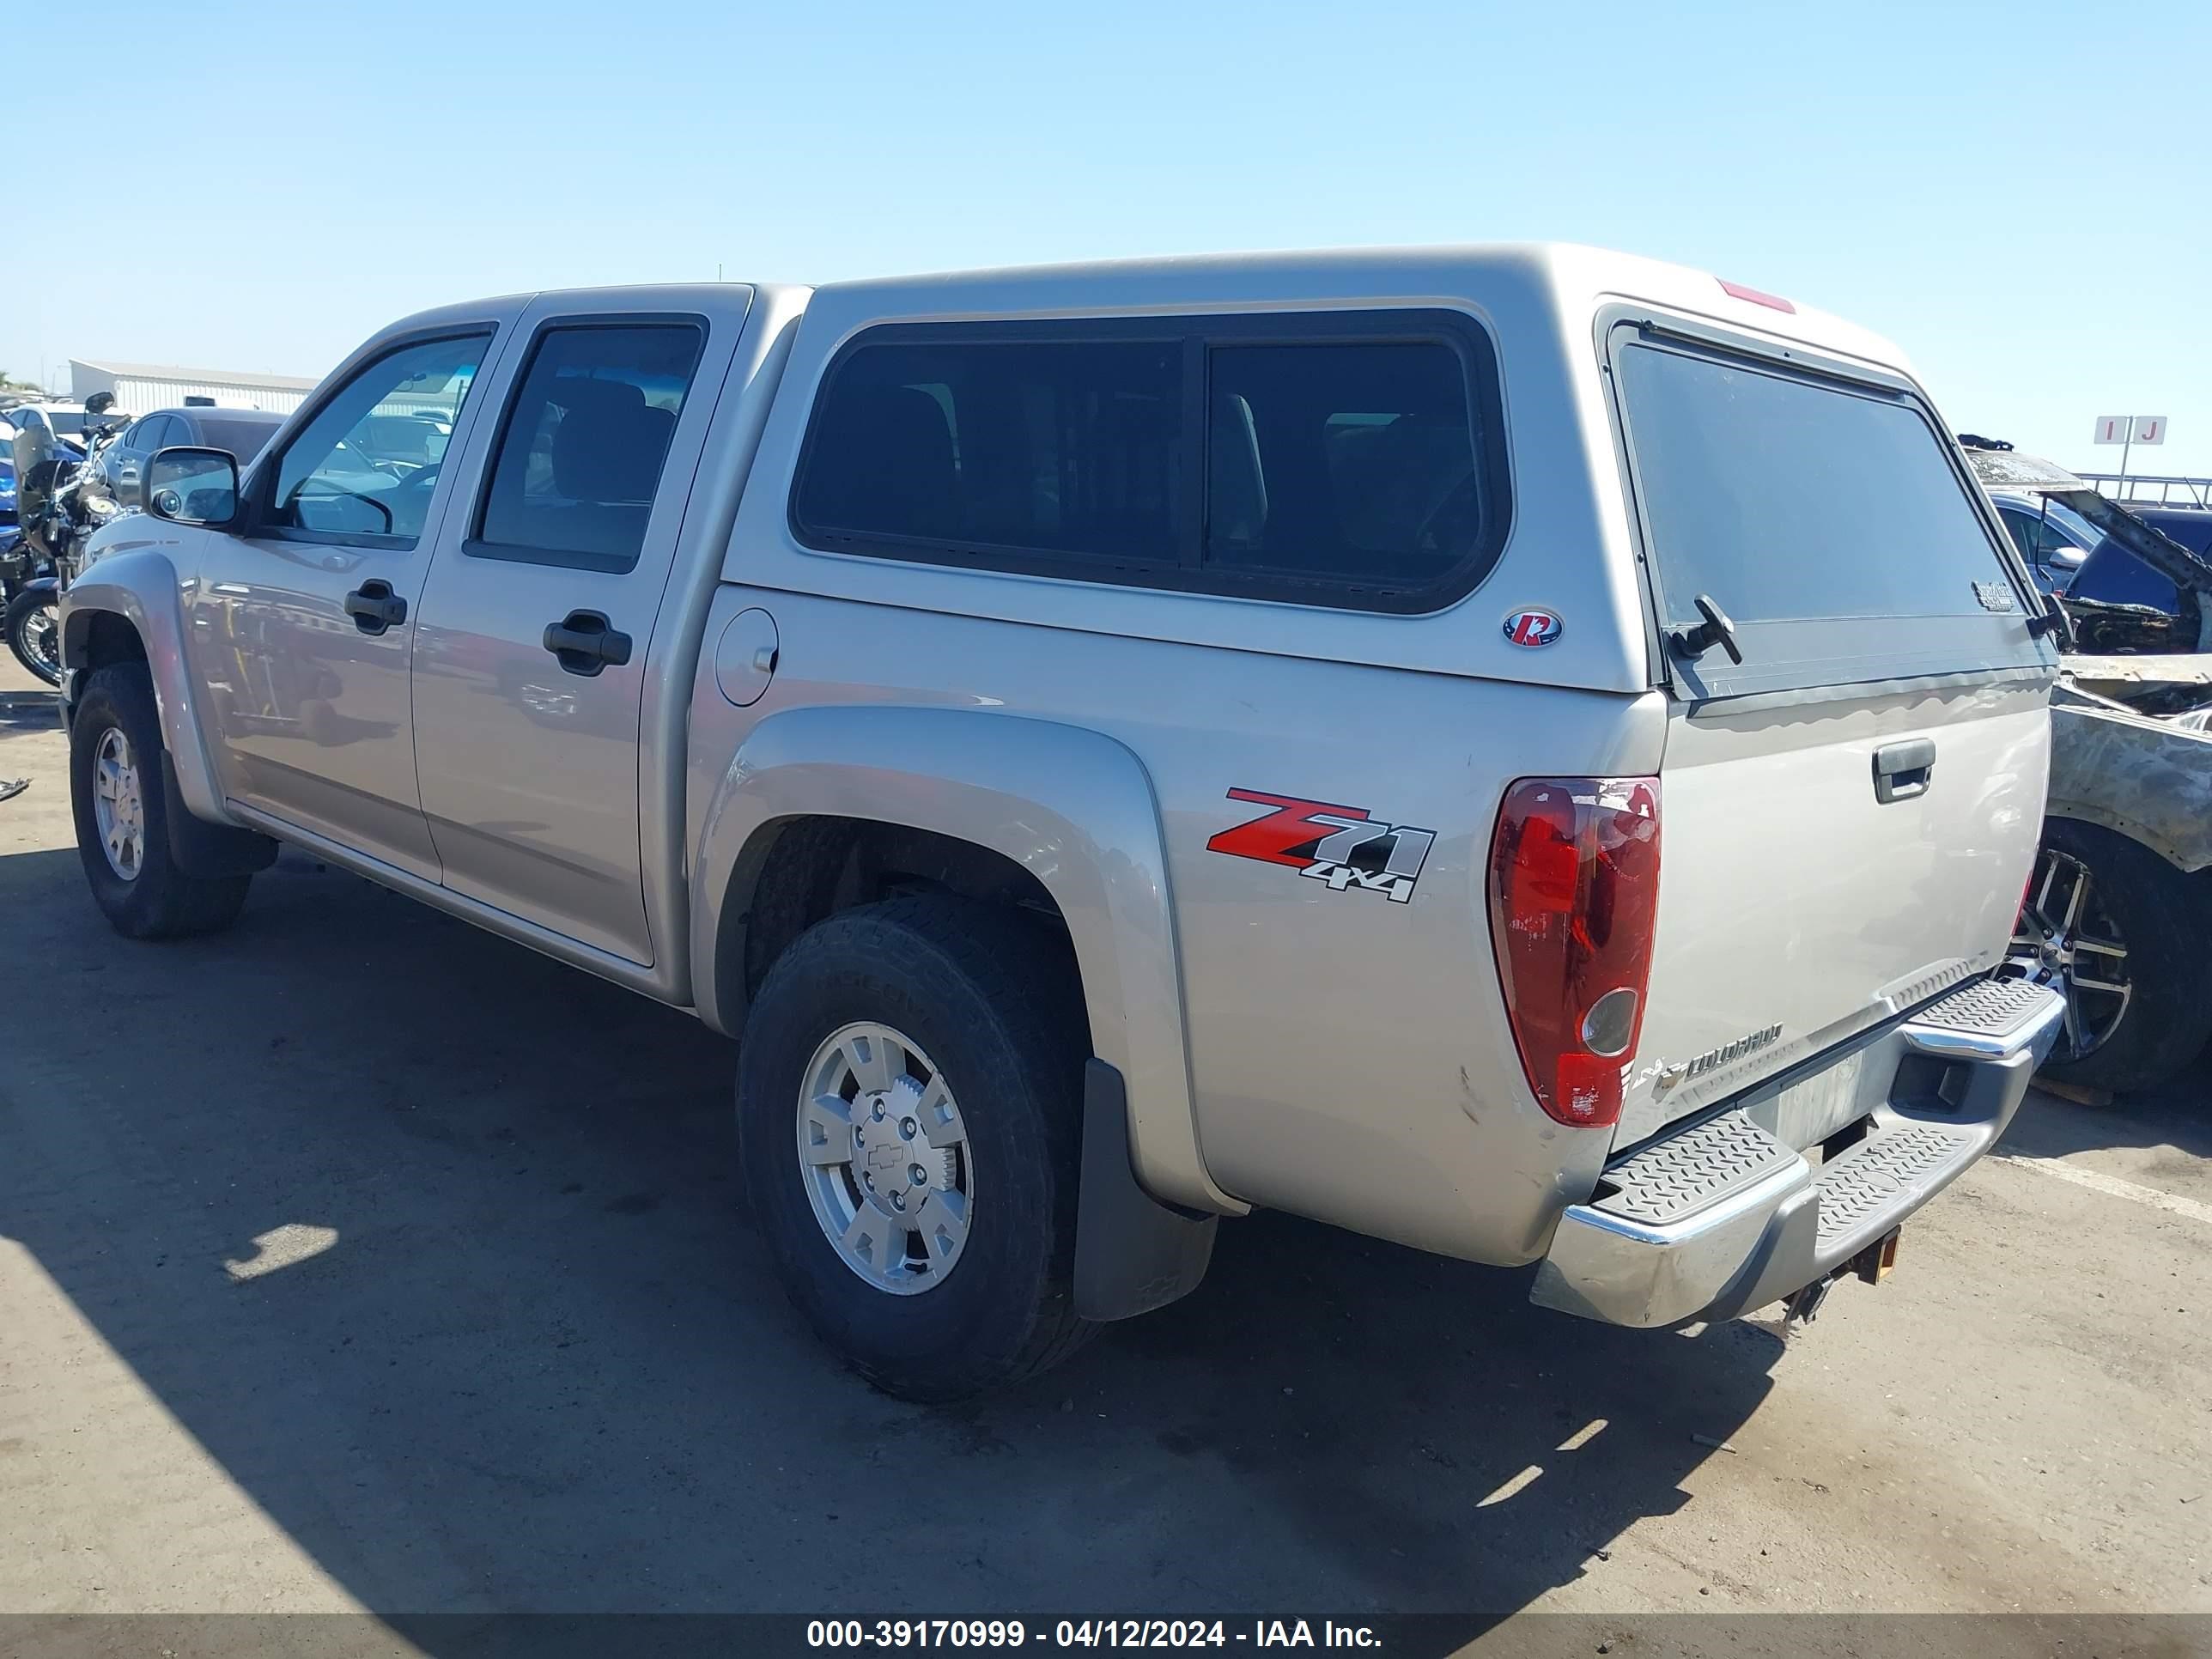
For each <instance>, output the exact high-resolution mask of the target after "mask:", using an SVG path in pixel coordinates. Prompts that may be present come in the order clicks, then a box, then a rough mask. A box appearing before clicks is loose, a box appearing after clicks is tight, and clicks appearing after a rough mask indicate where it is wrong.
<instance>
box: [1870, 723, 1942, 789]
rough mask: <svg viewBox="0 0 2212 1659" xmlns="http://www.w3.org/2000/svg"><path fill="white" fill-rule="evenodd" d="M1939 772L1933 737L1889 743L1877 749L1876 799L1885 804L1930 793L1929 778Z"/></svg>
mask: <svg viewBox="0 0 2212 1659" xmlns="http://www.w3.org/2000/svg"><path fill="white" fill-rule="evenodd" d="M1935 775H1936V743H1935V739H1934V738H1912V739H1911V741H1909V742H1905V743H1887V744H1883V745H1882V746H1881V748H1879V749H1877V750H1875V751H1874V798H1875V799H1876V800H1878V801H1881V802H1882V803H1883V804H1885V805H1887V803H1889V802H1891V801H1893V800H1911V799H1912V798H1913V797H1914V796H1915V795H1924V794H1926V793H1928V781H1929V779H1930V778H1932V777H1934V776H1935Z"/></svg>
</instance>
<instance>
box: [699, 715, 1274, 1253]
mask: <svg viewBox="0 0 2212 1659" xmlns="http://www.w3.org/2000/svg"><path fill="white" fill-rule="evenodd" d="M815 816H822V817H849V818H857V819H863V820H868V821H872V822H876V823H891V824H898V825H902V826H904V827H907V828H910V829H926V830H929V831H932V832H933V833H935V834H938V835H941V836H951V837H952V838H954V839H957V840H960V841H965V842H973V843H974V844H975V845H977V846H979V847H983V848H988V849H990V850H991V851H993V852H996V853H999V854H1003V855H1004V856H1005V857H1006V858H1009V859H1012V860H1013V861H1014V862H1015V863H1017V864H1018V865H1020V866H1022V867H1023V868H1024V869H1025V870H1027V871H1029V872H1030V873H1031V874H1032V875H1034V876H1035V877H1036V878H1037V879H1038V881H1039V882H1041V883H1042V884H1043V886H1044V889H1045V890H1046V891H1047V892H1048V893H1049V894H1050V895H1051V896H1052V898H1053V902H1054V903H1055V904H1057V905H1058V906H1059V907H1060V915H1061V916H1062V917H1063V918H1064V919H1065V920H1066V923H1067V928H1068V932H1069V933H1070V935H1071V936H1072V938H1073V943H1074V947H1075V957H1076V963H1077V967H1078V969H1079V972H1080V973H1081V975H1082V978H1083V994H1084V1001H1085V1006H1086V1007H1087V1009H1088V1011H1089V1015H1090V1020H1091V1050H1092V1052H1093V1053H1094V1054H1096V1055H1097V1058H1098V1059H1100V1060H1103V1061H1105V1062H1106V1063H1107V1064H1108V1065H1109V1066H1112V1067H1114V1069H1115V1071H1116V1072H1117V1073H1119V1074H1120V1075H1121V1078H1122V1079H1123V1080H1124V1083H1125V1085H1126V1088H1127V1099H1128V1118H1129V1140H1130V1160H1131V1162H1132V1164H1133V1165H1134V1167H1135V1170H1136V1173H1137V1176H1139V1179H1140V1180H1141V1181H1142V1182H1143V1183H1144V1186H1145V1188H1146V1190H1147V1191H1148V1192H1150V1193H1151V1194H1153V1195H1154V1196H1156V1197H1158V1198H1160V1199H1163V1200H1168V1201H1170V1202H1172V1203H1179V1204H1183V1205H1188V1206H1192V1207H1194V1208H1196V1209H1200V1210H1207V1211H1213V1212H1222V1213H1229V1214H1241V1213H1243V1212H1244V1210H1245V1209H1246V1208H1247V1206H1245V1205H1243V1204H1242V1203H1240V1202H1238V1201H1237V1200H1235V1199H1233V1198H1231V1197H1230V1196H1229V1195H1228V1194H1225V1193H1224V1192H1222V1191H1221V1190H1220V1189H1219V1188H1218V1187H1216V1186H1215V1185H1214V1183H1213V1182H1212V1178H1211V1177H1210V1176H1207V1174H1206V1167H1205V1162H1204V1158H1203V1157H1202V1155H1201V1153H1200V1148H1199V1141H1198V1130H1197V1121H1196V1117H1195V1115H1194V1110H1193V1102H1192V1091H1191V1084H1190V1063H1189V1054H1188V1045H1187V1042H1186V1037H1185V1032H1184V1027H1183V1002H1182V977H1181V969H1180V964H1179V958H1178V955H1177V951H1176V934H1175V917H1174V908H1173V904H1172V901H1171V899H1170V891H1169V887H1168V872H1167V858H1166V851H1165V848H1164V845H1163V842H1162V836H1161V829H1160V817H1159V807H1158V802H1157V800H1156V799H1155V798H1154V795H1153V792H1152V780H1151V778H1150V777H1149V776H1148V775H1147V774H1146V771H1145V769H1144V765H1143V763H1141V762H1139V760H1138V758H1137V757H1136V756H1135V755H1133V754H1132V753H1131V752H1130V751H1129V750H1127V748H1125V747H1124V746H1123V745H1122V744H1119V743H1117V742H1115V740H1114V739H1112V738H1109V737H1106V736H1104V735H1103V734H1101V733H1099V732H1091V731H1086V730H1085V729H1083V728H1080V727H1078V726H1062V725H1060V724H1057V723H1055V722H1052V721H1048V720H1030V719H1027V718H1024V717H1022V716H1018V715H1008V714H993V713H989V712H986V711H982V710H966V709H956V708H899V707H878V706H872V705H852V706H842V707H836V706H833V707H824V708H793V709H787V710H785V711H783V712H782V713H780V714H771V715H770V716H769V717H768V718H767V719H766V720H763V721H762V722H761V723H760V724H759V725H758V726H755V727H754V728H753V730H752V732H750V734H749V735H748V736H747V737H746V738H745V739H744V743H743V744H742V745H741V746H740V747H739V749H738V753H737V755H736V756H735V757H734V758H733V759H732V761H731V763H730V764H729V766H728V767H727V769H726V770H725V771H724V773H723V775H722V777H721V779H720V782H719V784H718V785H717V786H716V787H715V792H714V799H713V801H712V803H711V805H709V806H708V810H707V814H706V817H705V820H704V825H703V829H702V834H701V839H700V847H699V853H698V856H697V858H696V860H694V861H693V865H692V872H691V914H692V915H693V917H694V919H695V925H694V927H693V928H692V936H691V969H692V984H693V986H694V987H696V994H697V1001H698V1008H699V1012H700V1015H701V1017H702V1018H703V1019H704V1020H705V1021H706V1023H707V1024H708V1025H709V1026H711V1027H713V1028H714V1030H718V1031H721V1032H723V1033H725V1034H727V1035H732V1036H734V1035H735V1034H736V1032H737V1030H738V1028H739V1027H740V1026H741V1025H742V1024H743V1023H744V1006H743V996H744V990H743V987H742V986H736V987H732V986H729V985H725V984H720V983H718V974H717V971H716V969H717V963H718V961H719V960H720V951H719V947H720V940H721V937H722V930H723V927H724V924H725V921H726V917H725V915H724V912H725V908H726V906H727V905H728V904H729V903H730V902H732V892H733V889H734V890H737V891H738V896H737V897H736V899H735V901H734V902H736V903H738V905H740V906H745V905H749V903H750V881H751V879H752V878H753V877H754V876H755V875H756V874H757V871H758V869H759V866H760V861H761V860H762V858H763V856H764V854H765V850H766V848H767V847H768V846H769V844H770V843H772V842H773V841H774V839H775V831H776V826H777V825H779V824H780V823H783V822H785V821H787V820H790V819H793V818H798V817H815ZM733 877H738V878H739V879H738V880H736V881H735V882H733V879H732V878H733ZM727 920H729V921H732V923H733V924H734V922H735V921H736V918H734V917H732V918H728V919H727Z"/></svg>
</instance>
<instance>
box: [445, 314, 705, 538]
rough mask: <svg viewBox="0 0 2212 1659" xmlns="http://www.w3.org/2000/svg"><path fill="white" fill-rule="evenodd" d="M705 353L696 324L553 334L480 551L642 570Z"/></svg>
mask: <svg viewBox="0 0 2212 1659" xmlns="http://www.w3.org/2000/svg"><path fill="white" fill-rule="evenodd" d="M701 345H702V334H701V332H700V331H699V329H698V328H697V327H696V326H695V325H692V324H689V323H676V324H665V325H662V324H655V325H621V326H610V327H604V328H561V329H554V330H552V331H549V332H548V333H546V334H544V336H542V337H540V338H539V340H538V345H537V349H535V350H534V351H533V352H532V356H531V360H530V367H529V368H528V370H527V371H526V373H525V374H524V375H523V379H522V385H521V389H520V391H519V392H516V394H515V397H514V400H513V404H512V405H511V406H510V407H509V409H508V410H507V425H506V428H505V429H504V431H503V433H502V435H501V439H500V447H499V454H498V457H497V459H495V461H494V463H493V467H492V474H491V484H490V487H489V489H488V490H487V491H486V492H485V497H484V505H483V518H482V520H481V522H480V524H479V526H478V532H477V533H478V536H479V537H480V538H481V539H480V541H479V542H478V543H477V544H475V545H472V546H471V552H474V553H477V554H480V555H484V554H488V555H492V556H505V557H520V558H542V559H543V561H544V562H549V563H570V564H578V565H582V566H585V567H587V568H592V569H599V570H628V569H629V568H631V567H632V566H633V565H635V563H636V562H637V556H638V551H639V550H640V549H641V547H643V546H644V544H645V528H646V523H647V520H649V519H650V518H651V517H652V515H653V495H654V492H655V491H656V490H658V489H659V485H660V469H661V465H662V464H663V463H664V462H665V460H666V459H667V458H668V445H669V441H670V440H671V438H672V437H673V436H674V435H675V433H676V419H677V416H678V415H679V414H680V413H682V411H683V408H684V397H685V395H686V394H687V393H688V392H690V386H691V374H692V371H693V369H694V368H696V367H697V366H698V362H699V349H700V347H701Z"/></svg>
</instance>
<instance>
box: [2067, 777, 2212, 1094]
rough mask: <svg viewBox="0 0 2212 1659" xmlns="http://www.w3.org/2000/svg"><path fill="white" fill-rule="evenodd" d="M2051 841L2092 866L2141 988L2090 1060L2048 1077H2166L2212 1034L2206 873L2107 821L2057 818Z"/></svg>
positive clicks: (2140, 1081) (2095, 1082) (2108, 1081)
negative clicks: (2178, 864)
mask: <svg viewBox="0 0 2212 1659" xmlns="http://www.w3.org/2000/svg"><path fill="white" fill-rule="evenodd" d="M2044 844H2045V847H2047V848H2051V849H2053V850H2056V851H2057V852H2060V853H2063V854H2065V855H2066V856H2067V857H2069V858H2073V859H2078V860H2081V863H2082V864H2083V865H2084V866H2087V868H2088V871H2089V872H2090V877H2091V878H2092V880H2093V881H2094V882H2095V883H2096V884H2097V886H2098V888H2099V889H2100V890H2101V892H2102V895H2103V902H2104V904H2105V906H2106V908H2107V909H2108V910H2109V911H2110V912H2111V914H2112V921H2113V922H2114V923H2115V925H2116V926H2117V927H2118V928H2119V931H2120V933H2121V935H2122V940H2121V942H2122V943H2124V945H2126V946H2127V950H2128V957H2127V962H2128V975H2129V982H2130V985H2131V986H2132V987H2133V991H2132V994H2131V995H2130V1000H2129V1003H2128V1008H2127V1012H2126V1013H2125V1015H2124V1017H2123V1018H2122V1019H2121V1021H2120V1024H2119V1027H2118V1030H2115V1031H2114V1032H2113V1033H2112V1036H2110V1037H2108V1038H2106V1041H2105V1042H2103V1043H2101V1044H2100V1045H2099V1046H2098V1047H2097V1048H2093V1049H2092V1050H2091V1051H2090V1052H2089V1053H2088V1054H2087V1055H2085V1056H2084V1057H2083V1058H2081V1059H2080V1060H2061V1061H2057V1062H2054V1063H2052V1064H2051V1065H2049V1066H2045V1068H2044V1071H2045V1074H2046V1075H2047V1076H2049V1077H2051V1079H2054V1080H2056V1081H2058V1082H2063V1083H2075V1084H2081V1085H2088V1086H2091V1087H2097V1088H2106V1089H2112V1090H2130V1089H2142V1088H2148V1087H2150V1086H2152V1085H2156V1084H2158V1083H2161V1082H2163V1081H2165V1080H2166V1079H2167V1078H2168V1077H2171V1076H2172V1074H2173V1073H2175V1072H2178V1071H2179V1070H2180V1069H2181V1067H2182V1066H2185V1065H2187V1064H2188V1063H2189V1061H2190V1060H2191V1059H2192V1058H2194V1057H2195V1056H2196V1054H2197V1053H2198V1051H2199V1050H2201V1049H2202V1048H2203V1047H2204V1042H2205V1039H2206V1037H2207V1036H2208V1035H2212V975H2208V974H2207V972H2206V968H2205V964H2204V962H2203V957H2202V949H2203V939H2204V936H2205V933H2206V931H2207V930H2208V928H2212V904H2208V903H2207V902H2206V895H2205V892H2204V890H2203V887H2202V886H2201V885H2200V884H2199V883H2198V881H2197V878H2195V877H2192V876H2190V875H2188V874H2185V872H2182V871H2179V870H2177V869H2175V868H2174V867H2173V866H2172V865H2170V864H2168V863H2167V862H2166V860H2164V859H2163V858H2161V857H2160V856H2159V854H2156V853H2154V852H2153V851H2152V850H2151V849H2150V848H2147V847H2144V846H2142V844H2141V843H2140V842H2133V841H2130V840H2129V839H2128V838H2127V837H2126V836H2123V835H2120V834H2118V832H2117V831H2115V830H2111V829H2105V828H2104V827H2103V826H2101V825H2099V824H2093V823H2082V822H2081V821H2078V820H2075V819H2072V818H2052V819H2051V820H2049V821H2048V822H2047V823H2045V827H2044Z"/></svg>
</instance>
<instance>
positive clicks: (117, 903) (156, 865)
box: [70, 662, 251, 939]
mask: <svg viewBox="0 0 2212 1659" xmlns="http://www.w3.org/2000/svg"><path fill="white" fill-rule="evenodd" d="M111 727H113V728H115V729H117V730H119V731H120V732H122V733H123V735H124V738H125V740H126V741H128V742H129V744H131V759H132V763H133V764H134V765H135V766H136V767H137V771H138V792H139V799H140V801H141V802H142V804H143V812H144V816H145V834H146V843H145V847H144V848H143V853H142V854H141V857H140V861H139V866H138V874H137V878H136V879H134V880H130V881H126V880H125V879H124V878H122V877H121V876H118V875H117V874H116V873H115V872H114V870H113V869H112V868H111V867H110V866H109V865H108V862H107V854H106V849H105V848H104V847H103V846H102V845H101V841H100V821H99V818H98V817H97V816H96V815H95V814H94V810H93V790H92V775H93V764H94V760H95V758H96V757H97V756H98V754H99V750H100V739H101V738H102V737H103V736H105V735H106V732H107V731H108V730H109V728H111ZM166 753H167V750H166V749H165V748H164V747H163V744H162V742H161V714H160V712H159V710H158V708H156V706H155V702H154V681H153V677H152V675H151V674H150V673H149V671H148V670H147V668H146V665H144V664H143V663H136V662H128V663H113V664H111V665H108V666H107V667H106V668H101V669H99V670H96V671H94V673H93V674H92V675H91V676H90V677H89V678H88V679H87V680H86V681H85V686H84V692H83V695H82V696H81V697H80V698H79V699H78V701H77V708H76V718H75V720H73V721H72V722H71V724H70V810H71V812H72V815H73V816H74V817H75V819H76V843H77V855H78V858H79V859H80V860H81V861H82V863H83V865H84V878H85V881H86V883H87V884H88V885H89V886H90V887H91V889H92V896H93V899H94V902H96V903H98V905H99V906H100V912H101V914H102V915H106V918H107V920H108V921H109V922H110V923H111V924H112V925H113V927H115V929H116V931H117V932H118V933H122V934H124V935H125V937H126V938H131V939H166V938H173V937H177V936H179V935H182V934H186V933H204V932H207V931H210V929H212V928H216V927H222V926H225V925H226V924H228V921H230V919H231V918H232V917H233V916H234V915H236V914H237V911H238V907H239V906H240V904H241V903H242V902H244V901H245V896H246V884H247V882H248V881H249V880H250V879H251V878H248V877H245V876H228V877H217V878H205V879H201V878H193V877H191V876H188V875H186V874H185V872H183V871H181V870H179V869H178V868H177V866H176V865H175V864H174V863H173V861H172V860H171V858H170V856H169V821H168V805H167V797H166V794H165V792H164V789H163V782H162V758H163V757H164V755H165V754H166Z"/></svg>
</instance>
